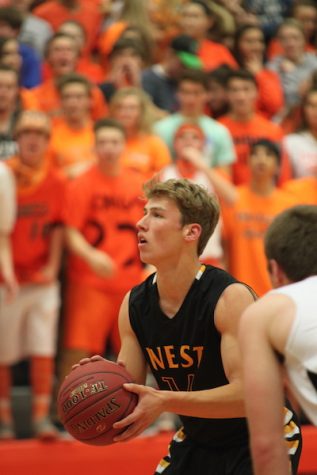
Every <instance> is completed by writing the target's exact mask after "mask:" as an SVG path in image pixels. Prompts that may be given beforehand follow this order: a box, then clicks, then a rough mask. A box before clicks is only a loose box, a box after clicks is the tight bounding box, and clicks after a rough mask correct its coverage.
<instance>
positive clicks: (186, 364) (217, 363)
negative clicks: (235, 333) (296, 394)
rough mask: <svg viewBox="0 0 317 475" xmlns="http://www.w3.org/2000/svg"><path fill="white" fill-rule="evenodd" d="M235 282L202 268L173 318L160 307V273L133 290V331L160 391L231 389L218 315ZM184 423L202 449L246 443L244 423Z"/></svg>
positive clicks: (191, 419)
mask: <svg viewBox="0 0 317 475" xmlns="http://www.w3.org/2000/svg"><path fill="white" fill-rule="evenodd" d="M235 282H237V281H236V280H235V279H234V278H233V277H232V276H231V275H229V274H228V273H227V272H225V271H223V270H221V269H218V268H215V267H212V266H206V267H205V266H202V270H201V271H200V272H198V274H197V276H196V278H195V280H194V282H193V284H192V286H191V288H190V290H189V291H188V293H187V295H186V297H185V299H184V301H183V303H182V305H181V307H180V309H179V310H178V312H177V313H176V314H175V315H174V317H173V318H168V317H167V316H166V315H165V314H164V313H163V312H162V310H161V308H160V305H159V295H158V289H157V285H156V274H154V275H151V276H150V277H148V278H147V279H146V280H145V281H144V282H143V283H142V284H140V285H138V286H136V287H134V288H133V289H132V291H131V295H130V301H129V315H130V323H131V327H132V329H133V331H134V332H135V334H136V336H137V338H138V341H139V343H140V346H141V348H142V349H143V353H144V356H145V358H146V360H147V362H148V364H149V366H150V368H151V371H152V373H153V375H154V377H155V379H156V381H157V384H158V387H159V388H160V389H163V390H171V391H198V390H204V389H211V388H216V387H219V386H222V385H225V384H228V380H227V378H226V376H225V372H224V368H223V365H222V358H221V352H220V340H221V337H220V334H219V332H218V330H217V329H216V327H215V323H214V310H215V307H216V305H217V302H218V300H219V297H220V295H221V294H222V292H223V291H224V289H225V288H226V287H227V286H229V285H230V284H233V283H235ZM180 418H181V421H182V423H183V425H184V431H185V433H186V435H187V437H189V438H190V439H192V440H193V441H195V442H196V443H198V444H202V445H206V446H209V447H215V448H216V447H219V448H220V447H226V446H231V447H232V446H233V445H242V444H246V443H247V441H248V433H247V426H246V420H245V419H244V418H232V419H206V418H197V417H187V416H180Z"/></svg>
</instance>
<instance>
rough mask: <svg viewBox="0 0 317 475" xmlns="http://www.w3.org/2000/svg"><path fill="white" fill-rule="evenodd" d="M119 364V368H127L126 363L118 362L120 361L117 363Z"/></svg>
mask: <svg viewBox="0 0 317 475" xmlns="http://www.w3.org/2000/svg"><path fill="white" fill-rule="evenodd" d="M117 364H118V365H119V366H122V368H125V363H124V362H123V361H121V360H118V361H117Z"/></svg>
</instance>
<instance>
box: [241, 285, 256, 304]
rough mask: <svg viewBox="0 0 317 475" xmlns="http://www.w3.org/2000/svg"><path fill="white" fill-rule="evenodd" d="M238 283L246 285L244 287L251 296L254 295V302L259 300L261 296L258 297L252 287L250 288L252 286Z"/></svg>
mask: <svg viewBox="0 0 317 475" xmlns="http://www.w3.org/2000/svg"><path fill="white" fill-rule="evenodd" d="M238 283H239V284H242V285H244V287H246V288H247V289H248V291H249V292H250V294H251V295H252V297H253V300H254V301H256V300H258V298H259V296H258V295H257V293H256V292H255V291H254V290H253V289H252V287H250V285H248V284H246V283H245V282H240V281H238Z"/></svg>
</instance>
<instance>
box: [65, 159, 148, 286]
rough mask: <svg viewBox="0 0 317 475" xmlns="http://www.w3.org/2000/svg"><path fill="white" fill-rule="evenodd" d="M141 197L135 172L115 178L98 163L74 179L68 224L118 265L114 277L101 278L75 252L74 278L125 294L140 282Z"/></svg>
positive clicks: (67, 209)
mask: <svg viewBox="0 0 317 475" xmlns="http://www.w3.org/2000/svg"><path fill="white" fill-rule="evenodd" d="M141 196H142V180H141V178H140V176H139V174H138V173H135V172H134V171H132V170H124V171H122V172H121V174H120V175H119V176H116V177H112V176H107V175H105V174H103V173H102V172H101V171H100V170H99V168H98V166H93V167H92V168H91V169H90V170H88V171H87V172H85V173H84V174H82V175H81V176H79V177H78V178H76V179H75V180H73V181H72V182H70V183H69V188H68V193H67V203H66V206H65V210H64V219H65V223H66V225H67V226H70V227H73V228H75V229H77V230H78V231H80V233H81V234H82V235H83V236H84V237H85V239H86V240H87V241H88V242H89V243H90V244H91V245H92V246H94V247H95V248H96V249H99V250H101V251H104V252H105V253H107V254H108V255H109V256H110V257H111V258H112V259H113V260H114V261H115V263H116V265H117V271H116V273H115V275H114V276H112V277H108V278H102V277H98V276H97V275H96V274H95V273H94V272H93V270H91V269H90V267H89V266H88V264H86V263H85V262H84V261H83V260H82V259H81V258H80V257H78V256H76V255H75V254H73V253H70V255H69V258H68V265H67V270H68V276H69V278H70V279H71V281H73V282H81V283H84V284H87V286H91V287H94V288H99V289H101V290H105V291H110V292H122V291H124V292H125V291H127V290H128V289H129V288H131V287H133V286H134V285H136V284H137V283H139V282H140V281H141V279H142V266H141V263H140V258H139V251H138V243H137V235H136V223H137V221H138V220H139V219H140V218H141V216H142V215H143V208H144V202H143V200H142V199H141Z"/></svg>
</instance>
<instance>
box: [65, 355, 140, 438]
mask: <svg viewBox="0 0 317 475" xmlns="http://www.w3.org/2000/svg"><path fill="white" fill-rule="evenodd" d="M131 382H132V379H131V376H130V375H129V373H128V372H127V370H126V369H125V368H123V367H122V366H120V365H118V364H117V363H114V362H112V361H108V360H100V361H92V362H89V363H87V364H84V365H80V366H78V367H77V368H75V369H74V370H73V371H72V372H71V373H70V374H69V375H68V376H67V378H65V380H64V381H63V383H62V385H61V387H60V390H59V393H58V397H57V410H58V415H59V417H60V420H61V422H62V424H63V425H64V427H65V429H66V430H67V432H69V433H70V434H71V435H72V436H73V437H74V438H75V439H77V440H80V441H81V442H84V443H85V444H90V445H108V444H112V443H113V438H114V437H115V436H116V435H118V434H120V432H122V429H121V430H119V429H114V428H113V427H112V425H113V424H114V423H115V422H117V421H119V420H120V419H123V418H124V417H126V416H127V415H129V414H130V413H131V412H132V411H133V409H134V408H135V406H136V404H137V400H138V397H137V395H136V394H133V393H130V392H129V391H126V390H125V389H124V388H123V386H122V385H123V383H131Z"/></svg>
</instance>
